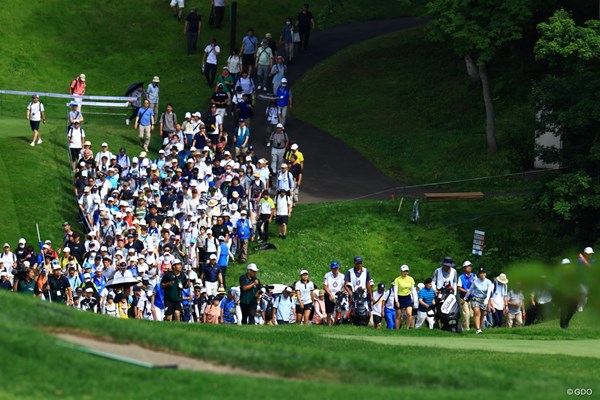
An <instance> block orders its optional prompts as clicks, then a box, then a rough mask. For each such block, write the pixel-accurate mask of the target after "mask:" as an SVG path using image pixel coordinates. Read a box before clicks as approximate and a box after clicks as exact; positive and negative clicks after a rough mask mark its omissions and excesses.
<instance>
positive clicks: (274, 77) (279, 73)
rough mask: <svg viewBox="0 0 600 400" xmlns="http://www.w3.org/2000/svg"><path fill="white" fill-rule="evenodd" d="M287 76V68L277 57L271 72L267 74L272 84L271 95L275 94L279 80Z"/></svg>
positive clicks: (281, 58) (279, 57) (280, 57)
mask: <svg viewBox="0 0 600 400" xmlns="http://www.w3.org/2000/svg"><path fill="white" fill-rule="evenodd" d="M286 74H287V66H286V65H285V64H284V63H283V57H282V56H277V58H276V61H275V64H273V66H272V67H271V71H270V72H269V76H270V77H271V82H272V84H273V94H274V95H276V94H277V90H278V89H279V86H281V80H282V79H283V78H285V76H286Z"/></svg>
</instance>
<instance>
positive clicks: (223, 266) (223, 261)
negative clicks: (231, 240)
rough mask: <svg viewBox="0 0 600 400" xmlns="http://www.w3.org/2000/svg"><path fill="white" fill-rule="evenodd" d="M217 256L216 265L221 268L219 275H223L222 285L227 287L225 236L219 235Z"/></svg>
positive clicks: (227, 256)
mask: <svg viewBox="0 0 600 400" xmlns="http://www.w3.org/2000/svg"><path fill="white" fill-rule="evenodd" d="M218 254H219V258H218V260H217V265H218V266H219V267H220V268H221V275H222V276H223V287H224V288H226V287H227V280H226V275H227V266H228V265H229V246H227V243H225V237H224V236H219V251H218Z"/></svg>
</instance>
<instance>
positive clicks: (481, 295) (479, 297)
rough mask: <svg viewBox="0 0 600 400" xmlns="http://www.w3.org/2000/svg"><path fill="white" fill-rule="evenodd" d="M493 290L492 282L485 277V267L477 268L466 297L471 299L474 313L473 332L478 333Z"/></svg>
mask: <svg viewBox="0 0 600 400" xmlns="http://www.w3.org/2000/svg"><path fill="white" fill-rule="evenodd" d="M492 290H494V284H493V283H492V281H490V280H489V279H487V278H486V271H485V268H483V267H482V268H479V271H478V273H477V279H475V280H474V281H473V284H472V285H471V289H470V290H469V293H468V294H467V298H470V299H471V306H472V307H473V314H475V318H474V323H475V329H476V331H475V333H476V334H480V333H481V332H482V331H481V327H482V326H483V321H484V320H485V316H486V315H487V312H488V308H489V301H490V296H491V295H492Z"/></svg>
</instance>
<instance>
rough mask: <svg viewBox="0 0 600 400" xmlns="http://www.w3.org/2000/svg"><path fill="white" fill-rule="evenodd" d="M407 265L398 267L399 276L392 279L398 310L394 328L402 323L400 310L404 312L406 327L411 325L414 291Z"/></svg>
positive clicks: (413, 282) (398, 327)
mask: <svg viewBox="0 0 600 400" xmlns="http://www.w3.org/2000/svg"><path fill="white" fill-rule="evenodd" d="M409 270H410V268H409V267H408V265H406V264H405V265H403V266H401V267H400V276H399V277H397V278H396V279H394V286H395V287H396V290H397V291H398V303H399V305H400V311H399V312H398V313H397V314H396V329H400V326H401V324H402V311H403V310H404V311H405V312H406V329H410V327H411V326H412V309H413V303H414V302H413V292H414V291H415V280H414V279H413V278H412V276H409V275H408V272H409Z"/></svg>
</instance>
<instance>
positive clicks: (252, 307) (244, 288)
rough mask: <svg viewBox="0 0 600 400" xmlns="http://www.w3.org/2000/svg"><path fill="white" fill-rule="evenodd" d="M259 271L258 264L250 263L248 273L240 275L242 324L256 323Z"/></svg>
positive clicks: (247, 268)
mask: <svg viewBox="0 0 600 400" xmlns="http://www.w3.org/2000/svg"><path fill="white" fill-rule="evenodd" d="M258 271H259V269H258V267H257V266H256V264H248V267H246V273H245V274H244V275H242V276H240V291H241V293H240V308H241V310H242V325H254V324H255V322H256V321H255V319H254V318H255V316H256V306H257V304H258V297H257V296H258V295H259V294H260V292H259V290H258V289H259V285H260V280H258V279H257V278H256V273H257V272H258Z"/></svg>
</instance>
